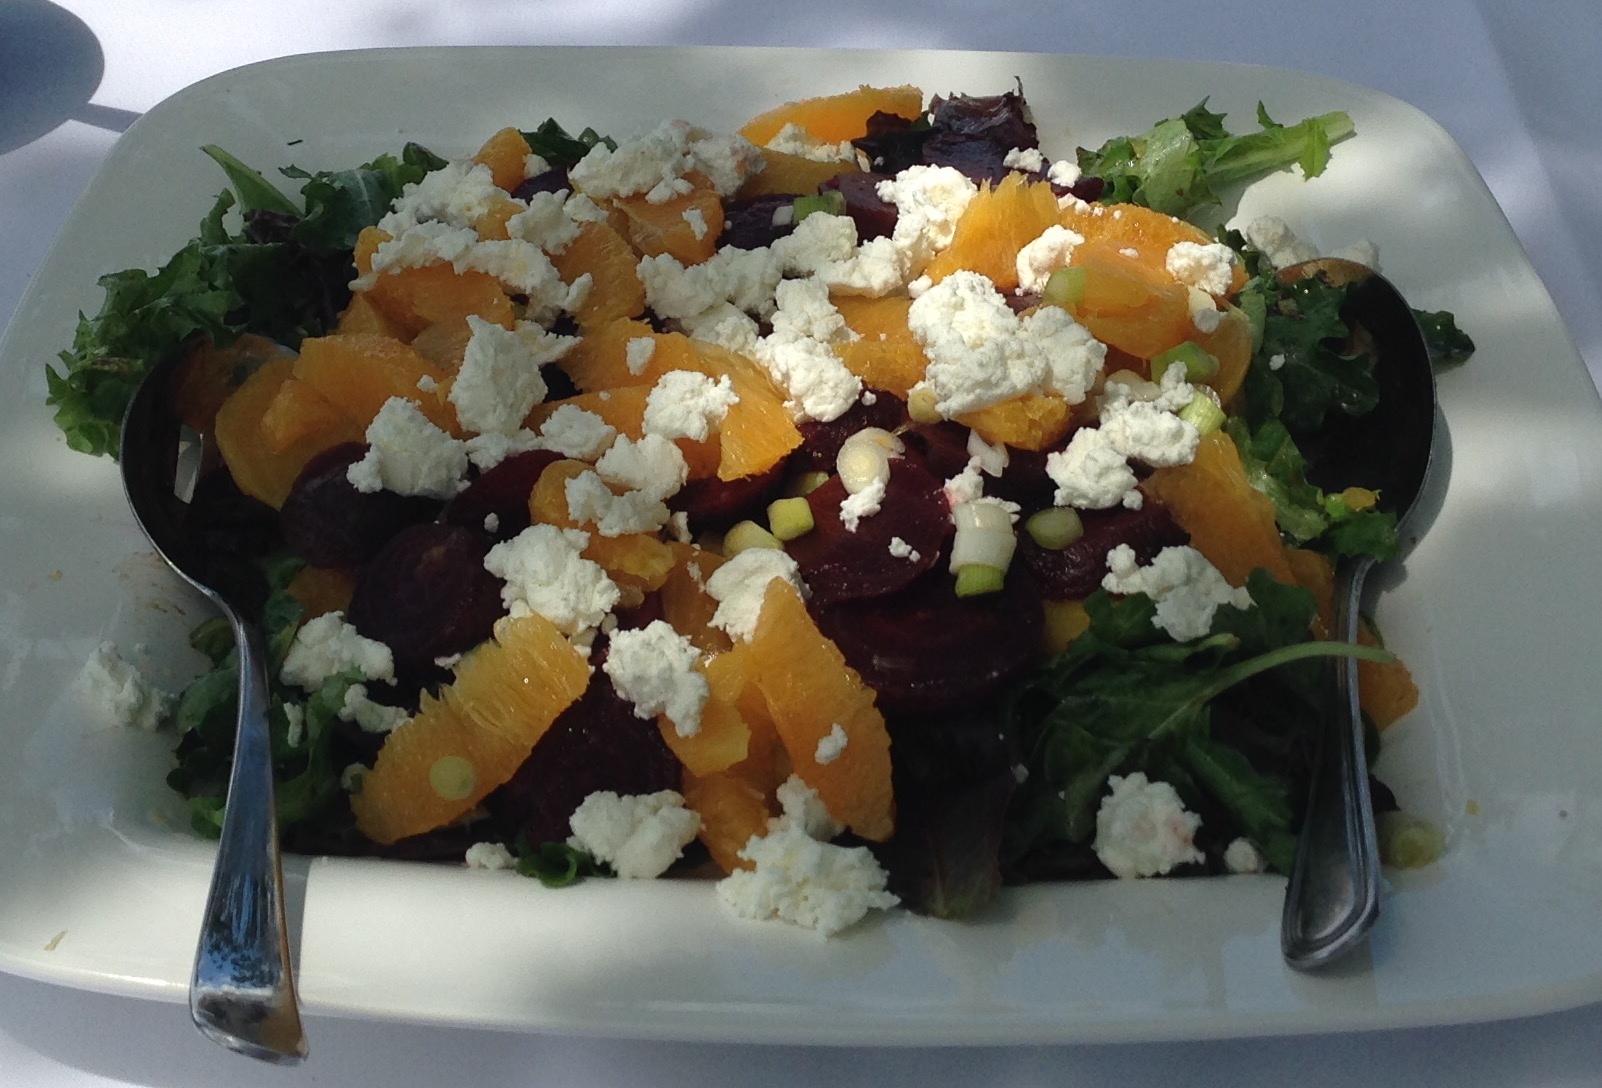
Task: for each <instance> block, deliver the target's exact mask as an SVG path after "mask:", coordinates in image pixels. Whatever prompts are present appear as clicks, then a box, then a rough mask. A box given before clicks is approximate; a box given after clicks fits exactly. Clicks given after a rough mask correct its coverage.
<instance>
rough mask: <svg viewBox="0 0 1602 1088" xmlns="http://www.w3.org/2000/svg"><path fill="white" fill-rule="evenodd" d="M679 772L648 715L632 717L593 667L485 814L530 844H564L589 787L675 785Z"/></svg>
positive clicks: (629, 789)
mask: <svg viewBox="0 0 1602 1088" xmlns="http://www.w3.org/2000/svg"><path fill="white" fill-rule="evenodd" d="M681 774H682V769H681V768H680V766H679V761H678V759H677V758H676V757H675V756H674V755H673V752H672V750H671V749H669V748H668V746H667V742H666V741H664V740H663V739H662V731H661V729H659V728H658V726H657V724H656V719H655V718H649V719H647V718H637V717H635V716H634V706H633V704H632V703H629V702H627V701H626V700H624V699H622V698H621V697H619V696H618V694H617V692H616V691H615V690H614V689H613V687H612V682H611V681H610V680H608V679H607V677H606V676H605V675H604V674H603V673H602V672H601V671H600V670H599V669H597V670H596V672H595V675H594V677H592V678H591V680H590V686H589V687H588V688H586V689H585V691H584V694H583V695H582V696H581V697H580V698H579V700H578V702H576V703H574V704H573V705H572V706H570V707H568V708H567V709H566V710H565V711H563V712H562V713H561V715H560V716H559V717H558V718H557V719H556V721H554V722H552V723H551V727H550V729H548V730H547V731H546V733H545V735H544V736H543V737H541V738H540V742H539V744H538V745H537V746H536V747H535V749H534V752H533V754H531V755H530V756H529V758H528V759H527V760H525V761H524V763H523V765H522V766H521V767H520V768H518V771H517V773H516V774H515V775H513V776H512V778H511V780H510V781H508V782H507V783H506V784H505V785H504V786H502V787H501V788H500V789H499V790H497V791H496V792H495V793H493V794H491V795H490V797H489V799H488V802H487V804H488V807H489V808H490V811H491V812H492V813H493V814H494V815H496V816H497V817H498V818H499V819H500V820H501V821H502V822H504V823H505V824H507V825H509V826H510V827H514V828H516V829H517V831H518V832H521V833H522V835H523V836H524V837H525V838H526V839H527V841H528V842H529V844H530V845H538V844H540V843H545V842H566V841H567V838H568V836H569V835H570V834H572V828H571V826H570V824H569V822H568V821H569V818H570V817H571V816H572V815H573V810H574V809H576V808H578V806H579V804H580V802H582V801H583V800H584V798H586V797H588V796H589V795H590V794H592V793H594V792H595V791H596V790H611V791H612V792H613V793H617V794H621V795H628V794H645V793H655V792H657V791H658V790H676V789H678V788H679V779H680V776H681Z"/></svg>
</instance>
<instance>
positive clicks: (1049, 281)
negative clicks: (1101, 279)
mask: <svg viewBox="0 0 1602 1088" xmlns="http://www.w3.org/2000/svg"><path fill="white" fill-rule="evenodd" d="M1085 275H1086V273H1085V270H1084V269H1083V268H1059V269H1057V271H1055V272H1053V273H1052V274H1051V275H1050V276H1047V277H1046V286H1045V287H1044V288H1042V289H1041V292H1040V301H1041V302H1043V303H1045V304H1046V305H1048V306H1061V307H1062V308H1063V309H1065V310H1071V309H1073V308H1074V307H1076V306H1078V305H1079V304H1080V303H1081V302H1083V301H1084V300H1085Z"/></svg>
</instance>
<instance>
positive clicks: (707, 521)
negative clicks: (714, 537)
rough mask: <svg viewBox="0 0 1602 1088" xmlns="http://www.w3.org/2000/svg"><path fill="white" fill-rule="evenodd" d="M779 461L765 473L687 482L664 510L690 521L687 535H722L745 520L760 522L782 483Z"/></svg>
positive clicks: (782, 474) (782, 467)
mask: <svg viewBox="0 0 1602 1088" xmlns="http://www.w3.org/2000/svg"><path fill="white" fill-rule="evenodd" d="M787 463H788V462H783V461H781V462H780V463H779V464H777V465H775V466H774V467H773V468H771V469H769V470H768V471H766V472H758V473H754V474H752V475H750V476H741V477H740V478H739V479H737V480H720V479H718V478H717V477H716V476H705V477H702V478H700V479H697V480H691V481H689V482H688V483H686V484H685V485H684V486H683V487H681V488H680V489H679V490H678V492H677V494H675V495H673V496H672V497H671V498H669V499H668V507H669V508H670V509H672V510H676V511H683V512H684V513H685V514H686V515H687V516H688V517H689V521H690V532H692V533H703V532H714V533H716V532H722V531H723V530H724V529H727V528H728V527H729V526H731V525H733V524H734V523H735V522H737V521H743V520H745V519H746V518H751V519H754V520H764V517H765V516H764V515H763V513H762V510H763V508H764V507H765V506H767V504H768V502H769V501H770V500H771V499H772V498H773V497H774V495H775V494H777V493H778V490H779V485H780V484H781V483H783V482H784V471H785V469H784V466H785V464H787Z"/></svg>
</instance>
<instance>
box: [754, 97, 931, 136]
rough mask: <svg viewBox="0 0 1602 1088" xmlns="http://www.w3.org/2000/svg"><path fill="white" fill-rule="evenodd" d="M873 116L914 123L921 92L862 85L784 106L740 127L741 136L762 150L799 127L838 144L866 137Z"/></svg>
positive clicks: (921, 111)
mask: <svg viewBox="0 0 1602 1088" xmlns="http://www.w3.org/2000/svg"><path fill="white" fill-rule="evenodd" d="M876 113H891V114H894V115H895V116H897V117H905V118H906V119H907V120H909V121H910V120H913V119H915V118H916V117H918V116H919V115H920V114H922V113H923V92H922V91H921V90H919V89H918V88H917V87H912V86H902V87H869V86H866V85H864V86H861V87H858V88H857V89H856V90H854V91H847V92H846V93H844V94H831V95H822V96H819V97H817V98H804V99H801V100H800V101H797V102H786V103H785V104H784V105H782V106H777V107H775V108H773V109H771V110H768V111H767V112H766V113H761V114H758V115H757V116H756V117H753V118H752V119H751V120H749V121H747V122H746V123H745V124H744V125H742V126H741V127H740V135H741V136H744V137H745V138H746V139H747V140H750V141H751V142H752V143H754V144H756V145H757V146H758V147H762V146H764V145H765V144H767V142H768V141H769V140H771V139H773V137H775V136H777V135H778V134H779V130H780V129H782V128H783V127H784V126H785V125H799V126H800V127H801V128H804V129H806V130H807V134H808V135H809V136H811V137H812V138H813V139H814V140H820V141H822V142H824V143H839V142H840V141H841V140H855V139H856V138H857V137H859V136H863V135H865V134H866V133H867V131H868V121H869V119H870V118H872V117H873V115H874V114H876Z"/></svg>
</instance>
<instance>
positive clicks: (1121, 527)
mask: <svg viewBox="0 0 1602 1088" xmlns="http://www.w3.org/2000/svg"><path fill="white" fill-rule="evenodd" d="M1079 519H1080V520H1081V521H1082V522H1084V526H1085V535H1084V536H1082V537H1080V538H1079V539H1078V540H1076V541H1074V542H1073V543H1072V544H1070V545H1068V546H1067V547H1066V548H1060V549H1055V550H1053V549H1051V548H1042V547H1041V546H1040V545H1039V544H1036V543H1035V542H1034V539H1033V538H1031V537H1030V535H1029V534H1028V533H1026V532H1024V533H1019V534H1018V558H1019V559H1021V560H1022V561H1023V563H1024V565H1025V566H1027V567H1028V568H1029V573H1030V574H1032V575H1033V576H1034V578H1035V581H1036V583H1037V584H1038V585H1039V587H1040V593H1041V596H1043V597H1046V598H1049V599H1051V600H1057V601H1069V600H1081V599H1083V598H1085V597H1088V596H1090V595H1091V594H1092V593H1094V592H1096V590H1098V589H1100V588H1101V580H1102V578H1104V577H1105V576H1106V574H1107V553H1108V552H1110V551H1112V550H1113V549H1114V548H1116V547H1118V545H1120V544H1128V545H1129V546H1130V547H1131V548H1133V549H1134V550H1135V557H1136V558H1137V559H1139V560H1140V562H1141V563H1150V562H1151V561H1152V559H1154V558H1155V557H1156V555H1157V553H1158V552H1160V551H1162V550H1163V549H1164V548H1169V547H1177V546H1178V545H1181V544H1188V543H1190V535H1189V534H1188V533H1186V532H1185V530H1184V529H1181V528H1180V527H1179V523H1178V522H1176V521H1175V520H1174V516H1173V515H1172V514H1171V513H1169V511H1168V507H1166V506H1164V505H1163V504H1162V503H1160V502H1158V501H1157V500H1155V499H1153V498H1150V497H1149V496H1148V497H1147V499H1146V501H1145V504H1144V505H1143V506H1141V508H1140V509H1139V510H1128V509H1125V508H1124V507H1122V506H1115V507H1113V508H1111V509H1108V510H1081V511H1080V512H1079Z"/></svg>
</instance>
